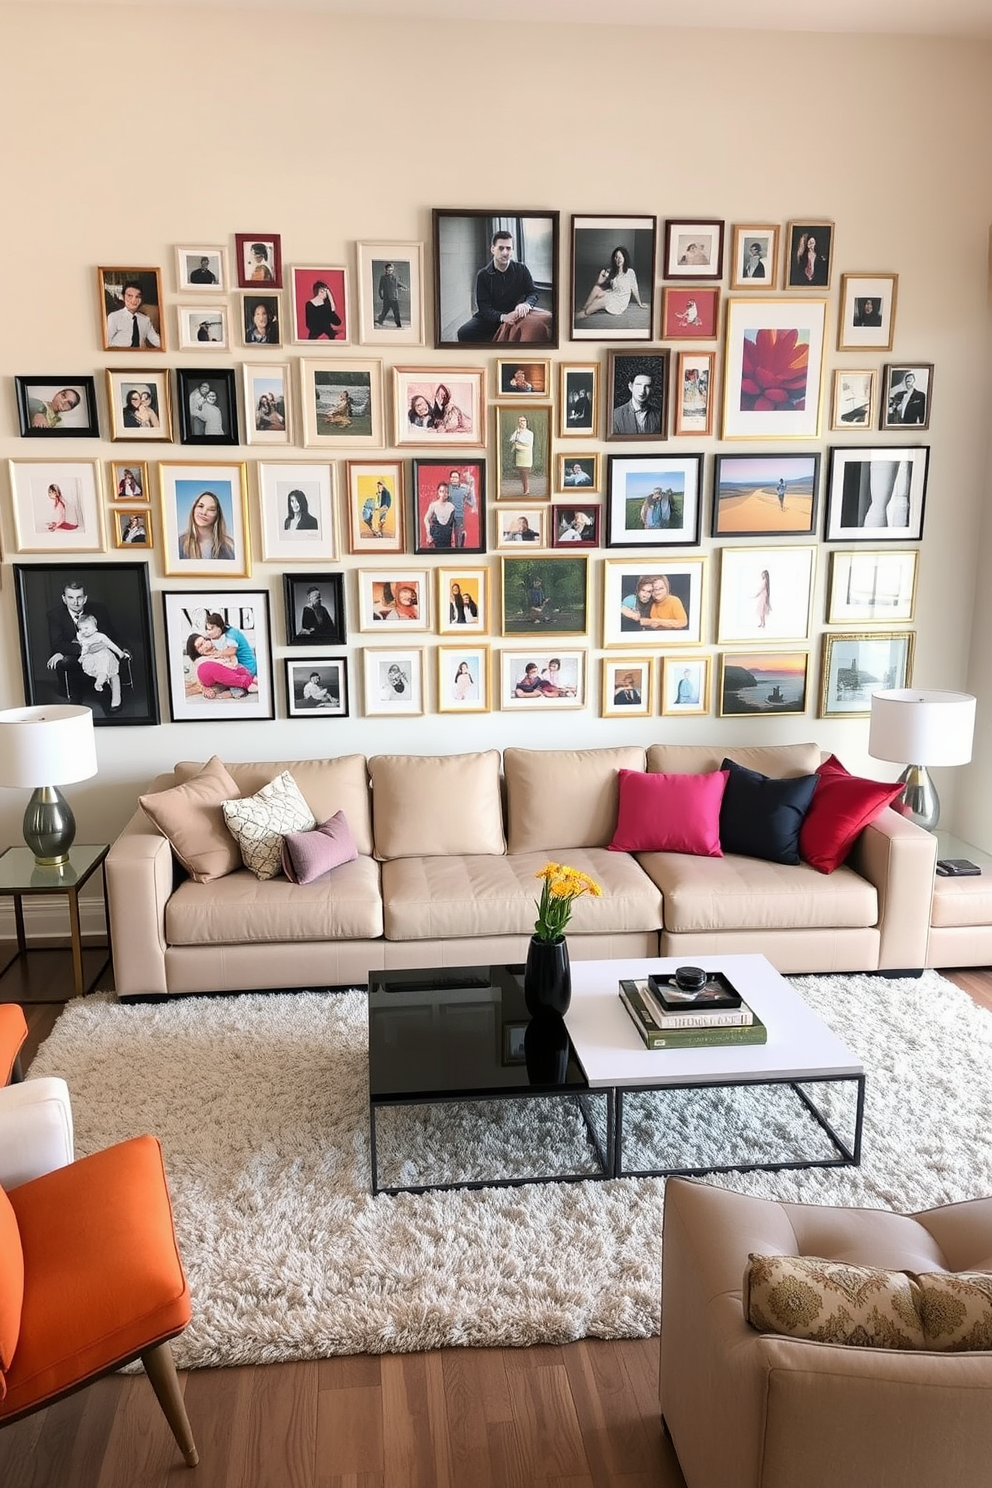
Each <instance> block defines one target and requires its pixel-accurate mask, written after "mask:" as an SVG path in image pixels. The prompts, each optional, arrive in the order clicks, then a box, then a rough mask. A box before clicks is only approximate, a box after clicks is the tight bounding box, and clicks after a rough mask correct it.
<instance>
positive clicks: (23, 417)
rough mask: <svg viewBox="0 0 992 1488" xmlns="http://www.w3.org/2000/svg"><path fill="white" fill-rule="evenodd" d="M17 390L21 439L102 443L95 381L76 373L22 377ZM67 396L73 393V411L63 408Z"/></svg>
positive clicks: (17, 383) (15, 381)
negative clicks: (62, 404) (77, 440)
mask: <svg viewBox="0 0 992 1488" xmlns="http://www.w3.org/2000/svg"><path fill="white" fill-rule="evenodd" d="M14 389H15V392H16V394H17V417H18V420H19V422H20V426H21V438H22V439H99V437H100V420H99V416H98V414H97V407H96V382H95V380H94V379H93V378H92V377H82V376H80V375H79V374H78V373H75V372H70V373H69V374H68V375H66V376H58V375H55V374H53V375H52V376H50V377H48V376H41V375H39V376H36V377H27V376H19V377H15V378H14ZM66 393H74V394H75V395H76V398H77V402H76V403H75V404H73V405H72V406H71V407H70V408H64V407H62V406H60V404H61V403H62V402H63V401H64V395H65V394H66ZM39 405H40V406H39Z"/></svg>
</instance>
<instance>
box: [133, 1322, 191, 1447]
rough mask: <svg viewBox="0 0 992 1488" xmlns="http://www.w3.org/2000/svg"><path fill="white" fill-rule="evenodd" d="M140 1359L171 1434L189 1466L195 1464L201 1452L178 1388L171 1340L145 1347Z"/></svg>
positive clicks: (181, 1393)
mask: <svg viewBox="0 0 992 1488" xmlns="http://www.w3.org/2000/svg"><path fill="white" fill-rule="evenodd" d="M141 1362H142V1364H143V1365H144V1366H145V1373H146V1374H147V1375H148V1378H149V1379H150V1380H151V1382H152V1389H153V1390H154V1391H155V1394H156V1397H157V1398H158V1403H159V1405H160V1406H161V1407H162V1410H163V1413H164V1415H165V1419H166V1420H167V1421H168V1423H169V1425H170V1427H171V1428H172V1434H173V1436H174V1437H175V1438H176V1441H177V1442H178V1443H179V1450H180V1451H181V1452H182V1454H183V1457H184V1458H185V1459H186V1466H187V1467H195V1466H196V1464H197V1463H198V1462H199V1460H200V1454H199V1452H198V1451H197V1450H196V1444H195V1442H194V1441H193V1430H192V1427H191V1426H190V1424H189V1416H187V1414H186V1404H185V1402H184V1400H183V1392H182V1391H181V1390H180V1388H179V1376H178V1375H177V1374H176V1364H175V1360H174V1359H173V1357H172V1349H171V1348H170V1347H169V1344H168V1342H166V1343H160V1344H158V1345H157V1346H156V1347H155V1348H150V1349H146V1351H145V1352H144V1353H143V1354H142V1356H141Z"/></svg>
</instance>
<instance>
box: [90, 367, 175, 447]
mask: <svg viewBox="0 0 992 1488" xmlns="http://www.w3.org/2000/svg"><path fill="white" fill-rule="evenodd" d="M106 379H107V406H108V408H109V409H110V437H111V439H112V440H114V442H115V443H119V442H126V443H127V444H131V443H139V442H140V443H141V444H169V443H171V441H172V385H171V382H170V378H169V373H168V372H167V371H166V369H165V368H164V367H163V368H162V369H161V370H155V371H146V370H145V369H144V368H143V367H135V368H128V369H127V371H123V372H118V371H116V370H114V369H111V368H110V367H108V368H107V371H106Z"/></svg>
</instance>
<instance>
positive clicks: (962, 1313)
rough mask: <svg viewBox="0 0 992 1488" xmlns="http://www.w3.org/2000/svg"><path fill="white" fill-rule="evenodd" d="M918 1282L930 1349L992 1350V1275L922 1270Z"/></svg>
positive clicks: (974, 1272) (949, 1351) (956, 1351)
mask: <svg viewBox="0 0 992 1488" xmlns="http://www.w3.org/2000/svg"><path fill="white" fill-rule="evenodd" d="M916 1283H917V1285H918V1287H919V1289H920V1314H921V1316H922V1318H923V1333H924V1337H925V1338H926V1346H927V1348H928V1349H939V1350H942V1351H946V1352H948V1353H961V1352H964V1351H965V1350H967V1349H992V1274H990V1273H989V1272H988V1271H972V1272H967V1271H957V1272H955V1271H921V1272H918V1273H917V1276H916Z"/></svg>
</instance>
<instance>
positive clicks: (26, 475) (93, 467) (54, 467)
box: [8, 460, 103, 553]
mask: <svg viewBox="0 0 992 1488" xmlns="http://www.w3.org/2000/svg"><path fill="white" fill-rule="evenodd" d="M8 468H9V470H10V495H11V501H12V503H13V508H14V546H15V550H16V551H17V552H18V553H102V552H103V508H102V505H101V502H100V466H99V463H98V462H97V461H96V460H11V461H10V463H9V467H8Z"/></svg>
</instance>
